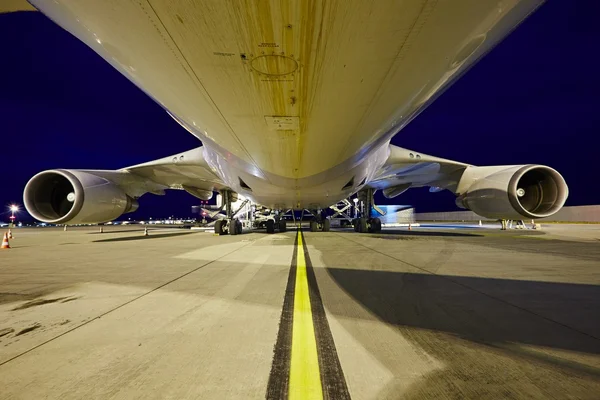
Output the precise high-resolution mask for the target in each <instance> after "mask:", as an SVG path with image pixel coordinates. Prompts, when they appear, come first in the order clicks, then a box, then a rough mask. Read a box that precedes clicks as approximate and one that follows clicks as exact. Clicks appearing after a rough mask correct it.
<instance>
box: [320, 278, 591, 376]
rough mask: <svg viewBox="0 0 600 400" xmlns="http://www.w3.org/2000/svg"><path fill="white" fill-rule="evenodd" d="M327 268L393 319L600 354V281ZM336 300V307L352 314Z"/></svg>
mask: <svg viewBox="0 0 600 400" xmlns="http://www.w3.org/2000/svg"><path fill="white" fill-rule="evenodd" d="M326 270H327V272H328V274H329V275H330V276H331V277H332V278H333V280H334V281H335V282H336V283H337V284H338V285H339V287H340V288H341V289H343V291H345V292H346V293H347V294H349V295H350V296H351V297H352V298H354V299H355V300H356V301H358V302H359V303H360V304H361V305H362V306H364V307H365V308H366V309H367V310H368V311H370V312H371V313H372V314H374V315H375V316H376V317H377V318H379V319H380V320H382V321H385V322H386V323H388V324H392V325H395V326H405V327H415V328H420V329H427V330H433V331H441V332H446V333H449V334H452V335H454V336H457V337H459V338H462V339H464V340H468V341H471V342H477V343H480V344H485V345H489V346H498V345H510V344H513V343H520V344H529V345H535V346H544V347H551V348H560V349H565V350H571V351H577V352H584V353H593V354H600V318H599V317H598V310H599V309H600V286H596V285H584V284H571V283H551V282H538V281H524V280H512V279H491V278H479V277H464V276H441V275H429V274H419V273H403V272H391V271H374V270H359V269H356V270H355V269H340V268H326ZM336 304H339V303H336ZM336 304H333V305H332V306H331V307H333V309H331V310H330V311H332V312H333V313H335V314H341V315H344V314H345V313H348V311H346V309H345V308H343V307H341V306H340V307H337V306H336ZM328 307H329V306H328ZM331 307H330V308H331ZM348 317H352V315H348ZM597 373H598V374H599V375H600V371H597Z"/></svg>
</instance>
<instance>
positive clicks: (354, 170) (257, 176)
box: [31, 0, 542, 208]
mask: <svg viewBox="0 0 600 400" xmlns="http://www.w3.org/2000/svg"><path fill="white" fill-rule="evenodd" d="M541 2H542V1H541V0H503V1H497V0H452V1H449V0H404V1H398V0H329V1H318V0H314V1H311V0H260V1H259V0H254V1H241V0H240V1H236V0H195V1H181V0H150V1H147V2H146V1H142V2H137V1H97V0H68V1H67V0H56V1H52V2H50V1H45V0H31V3H32V4H33V5H34V6H36V7H37V8H38V9H40V10H41V11H42V12H43V13H44V14H46V15H47V16H49V17H50V18H51V19H53V20H54V21H55V22H57V23H58V24H59V25H60V26H62V27H63V28H65V29H66V30H68V31H69V32H71V33H73V34H74V35H75V36H76V37H78V38H79V39H80V40H82V41H83V42H84V43H86V44H87V45H88V46H90V47H91V48H92V49H93V50H94V51H96V52H97V53H98V54H99V55H101V56H102V57H103V58H104V59H105V60H106V61H108V62H109V63H111V64H112V65H113V66H114V67H115V68H116V69H118V70H119V71H120V72H121V73H122V74H124V75H125V76H126V77H127V78H129V79H130V80H131V81H132V82H134V83H135V84H136V85H137V86H139V87H140V88H141V89H142V90H144V91H145V92H146V93H147V94H148V95H149V96H151V97H152V98H153V99H155V100H156V101H157V102H158V103H159V104H161V105H162V107H164V108H165V109H166V110H168V111H169V113H170V114H171V115H172V116H173V118H174V119H175V120H177V121H178V122H179V123H180V124H181V125H182V126H183V127H185V129H187V130H188V131H189V132H190V133H192V134H193V135H195V136H196V137H198V138H199V139H200V140H201V141H202V142H203V144H204V146H205V148H206V150H205V151H206V155H207V156H208V157H209V158H210V160H211V161H210V163H211V166H212V167H214V170H215V171H216V172H217V173H218V174H219V175H220V177H221V179H223V181H224V182H225V183H226V184H227V185H229V186H230V187H231V188H233V189H234V190H236V191H238V192H240V193H242V194H244V195H246V196H250V197H252V198H253V199H254V200H255V201H257V202H259V203H261V204H264V205H266V206H268V207H277V208H285V207H294V208H300V207H313V208H316V207H325V206H328V205H330V204H332V203H335V202H336V201H337V200H339V199H341V198H343V197H345V196H347V195H348V194H350V193H352V192H355V191H356V190H358V189H360V187H361V185H360V184H361V182H363V180H364V178H367V179H366V181H367V182H368V180H369V177H372V176H373V175H374V174H375V173H376V171H377V170H378V169H379V168H380V167H381V165H383V163H384V162H385V160H386V157H387V146H386V145H387V143H389V140H390V139H391V137H392V136H393V135H394V134H396V133H397V132H398V131H399V130H400V129H402V127H404V126H405V125H406V124H407V123H408V122H409V121H410V120H411V119H412V118H414V117H415V116H416V115H417V114H418V113H419V112H420V111H421V110H422V109H423V108H424V107H425V106H427V104H429V103H430V102H431V101H432V100H433V99H434V98H435V96H436V95H438V94H439V93H441V91H442V90H443V89H444V88H445V87H447V86H448V84H449V83H451V82H452V81H453V80H454V79H455V78H457V77H458V76H459V75H460V73H461V72H463V71H465V70H466V69H467V68H468V67H469V66H470V65H472V64H473V62H474V61H476V60H477V59H478V58H479V57H480V56H481V55H483V54H484V53H485V52H487V51H488V50H490V49H491V48H492V47H493V46H494V45H495V44H496V43H498V42H499V41H500V40H501V39H502V38H503V37H504V36H506V35H507V34H508V33H509V32H510V31H511V30H512V29H513V28H514V27H515V26H516V25H517V24H518V23H519V22H521V21H522V20H523V19H524V18H525V17H526V16H527V15H528V14H529V13H530V12H532V11H533V10H534V9H535V8H536V7H537V6H538V5H539V4H540V3H541ZM90 78H93V77H90ZM159 135H160V132H156V133H153V138H156V137H159ZM165 140H168V138H165ZM352 178H354V179H353V181H354V184H353V185H352V186H351V187H350V188H347V189H345V190H342V187H343V186H344V185H346V184H347V183H348V182H349V181H350V180H351V179H352ZM240 180H241V181H243V182H244V183H245V184H246V185H247V186H248V187H250V188H251V191H249V190H247V189H244V187H243V185H241V183H240Z"/></svg>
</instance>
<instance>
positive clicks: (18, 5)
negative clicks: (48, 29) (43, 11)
mask: <svg viewBox="0 0 600 400" xmlns="http://www.w3.org/2000/svg"><path fill="white" fill-rule="evenodd" d="M16 11H37V10H36V9H35V7H33V6H32V5H31V4H29V3H28V2H27V1H25V0H2V1H0V14H4V13H10V12H16Z"/></svg>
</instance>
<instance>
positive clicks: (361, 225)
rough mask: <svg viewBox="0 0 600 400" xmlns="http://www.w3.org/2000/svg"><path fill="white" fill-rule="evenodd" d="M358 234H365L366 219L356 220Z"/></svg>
mask: <svg viewBox="0 0 600 400" xmlns="http://www.w3.org/2000/svg"><path fill="white" fill-rule="evenodd" d="M357 225H358V232H360V233H367V232H368V230H367V219H366V218H359V219H358V224H357Z"/></svg>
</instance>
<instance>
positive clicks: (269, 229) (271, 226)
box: [265, 219, 275, 233]
mask: <svg viewBox="0 0 600 400" xmlns="http://www.w3.org/2000/svg"><path fill="white" fill-rule="evenodd" d="M265 225H266V226H267V233H275V221H274V220H272V219H268V220H267V222H265Z"/></svg>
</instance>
